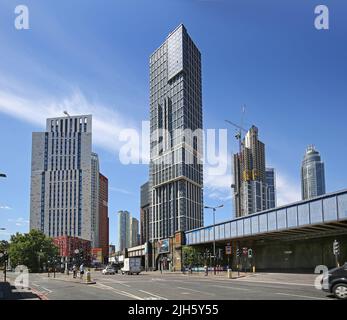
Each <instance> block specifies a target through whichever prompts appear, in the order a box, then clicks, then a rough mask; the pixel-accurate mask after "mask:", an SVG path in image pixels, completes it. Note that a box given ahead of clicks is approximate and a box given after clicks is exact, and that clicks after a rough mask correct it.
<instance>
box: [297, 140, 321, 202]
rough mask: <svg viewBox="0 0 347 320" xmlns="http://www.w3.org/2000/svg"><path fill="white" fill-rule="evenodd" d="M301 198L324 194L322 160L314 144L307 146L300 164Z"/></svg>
mask: <svg viewBox="0 0 347 320" xmlns="http://www.w3.org/2000/svg"><path fill="white" fill-rule="evenodd" d="M301 193H302V199H303V200H306V199H310V198H314V197H317V196H320V195H322V194H325V173H324V162H322V161H321V156H320V154H319V152H318V151H317V150H315V148H314V146H308V148H307V149H306V154H305V156H304V160H303V161H302V166H301Z"/></svg>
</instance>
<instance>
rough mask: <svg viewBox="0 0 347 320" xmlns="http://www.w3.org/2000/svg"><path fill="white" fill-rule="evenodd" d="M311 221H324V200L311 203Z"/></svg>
mask: <svg viewBox="0 0 347 320" xmlns="http://www.w3.org/2000/svg"><path fill="white" fill-rule="evenodd" d="M310 214H311V223H320V222H323V213H322V200H318V201H314V202H311V203H310Z"/></svg>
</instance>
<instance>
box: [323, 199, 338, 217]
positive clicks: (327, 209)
mask: <svg viewBox="0 0 347 320" xmlns="http://www.w3.org/2000/svg"><path fill="white" fill-rule="evenodd" d="M323 217H324V221H331V220H337V205H336V197H331V198H327V199H324V200H323Z"/></svg>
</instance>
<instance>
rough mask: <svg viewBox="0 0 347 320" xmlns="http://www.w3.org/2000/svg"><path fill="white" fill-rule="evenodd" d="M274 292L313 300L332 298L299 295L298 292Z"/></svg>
mask: <svg viewBox="0 0 347 320" xmlns="http://www.w3.org/2000/svg"><path fill="white" fill-rule="evenodd" d="M276 294H279V295H282V296H292V297H298V298H306V299H314V300H332V299H328V298H317V297H309V296H301V295H298V294H291V293H281V292H277V293H276Z"/></svg>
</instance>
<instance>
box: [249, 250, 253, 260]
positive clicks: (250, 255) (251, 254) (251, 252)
mask: <svg viewBox="0 0 347 320" xmlns="http://www.w3.org/2000/svg"><path fill="white" fill-rule="evenodd" d="M252 257H253V250H252V249H248V258H252Z"/></svg>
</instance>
